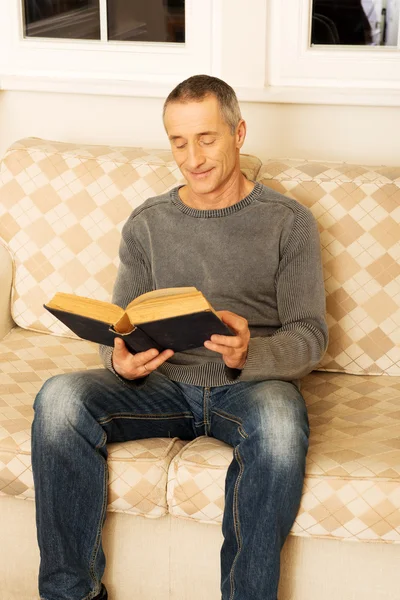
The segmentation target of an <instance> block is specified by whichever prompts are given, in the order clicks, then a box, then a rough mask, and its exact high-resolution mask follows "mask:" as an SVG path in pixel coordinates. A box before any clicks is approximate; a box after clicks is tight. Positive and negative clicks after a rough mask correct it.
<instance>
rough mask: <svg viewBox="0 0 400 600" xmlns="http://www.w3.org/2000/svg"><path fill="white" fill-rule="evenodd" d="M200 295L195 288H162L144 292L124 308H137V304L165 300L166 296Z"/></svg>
mask: <svg viewBox="0 0 400 600" xmlns="http://www.w3.org/2000/svg"><path fill="white" fill-rule="evenodd" d="M200 293H201V292H199V291H198V290H197V289H196V288H195V287H173V288H163V289H160V290H153V291H151V292H146V293H145V294H142V295H141V296H138V297H137V298H135V299H134V300H132V302H130V303H129V304H128V306H127V307H126V308H127V309H129V308H131V307H133V306H137V305H138V304H141V303H142V302H147V301H152V300H157V299H158V298H165V297H167V296H176V295H179V294H184V295H188V294H189V295H193V294H200Z"/></svg>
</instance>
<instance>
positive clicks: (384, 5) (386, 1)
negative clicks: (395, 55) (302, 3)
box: [311, 0, 400, 46]
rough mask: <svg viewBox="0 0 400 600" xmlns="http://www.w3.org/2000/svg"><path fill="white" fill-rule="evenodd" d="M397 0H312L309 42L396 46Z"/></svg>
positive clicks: (397, 25) (399, 2) (398, 3)
mask: <svg viewBox="0 0 400 600" xmlns="http://www.w3.org/2000/svg"><path fill="white" fill-rule="evenodd" d="M399 6H400V1H399V0H313V12H312V27H311V44H343V45H349V46H360V45H364V46H365V45H367V46H397V35H398V27H399Z"/></svg>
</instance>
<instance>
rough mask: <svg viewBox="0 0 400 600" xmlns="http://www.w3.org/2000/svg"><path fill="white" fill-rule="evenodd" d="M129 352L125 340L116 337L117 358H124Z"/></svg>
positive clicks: (115, 351) (115, 353)
mask: <svg viewBox="0 0 400 600" xmlns="http://www.w3.org/2000/svg"><path fill="white" fill-rule="evenodd" d="M127 354H129V351H128V349H127V347H126V346H125V342H124V340H121V338H119V337H116V338H114V355H115V356H116V357H117V358H121V359H122V358H125V356H126V355H127Z"/></svg>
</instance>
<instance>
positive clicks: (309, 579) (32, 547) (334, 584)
mask: <svg viewBox="0 0 400 600" xmlns="http://www.w3.org/2000/svg"><path fill="white" fill-rule="evenodd" d="M0 531H1V532H2V539H3V540H6V543H2V544H0V590H1V600H38V594H37V575H38V568H39V551H38V548H37V544H36V527H35V514H34V503H33V502H23V501H20V500H17V499H15V498H10V497H2V498H0ZM103 544H104V550H105V553H106V558H107V563H106V571H105V577H104V582H105V583H106V585H107V588H108V590H109V599H110V600H133V598H137V599H140V600H186V599H189V598H190V600H220V597H221V595H220V592H219V578H220V569H219V551H220V547H221V544H222V534H221V528H220V527H215V526H213V525H204V524H202V523H198V522H195V521H188V520H183V519H175V518H174V517H170V516H167V517H163V518H161V519H155V520H150V519H143V518H140V517H138V518H132V517H131V516H130V515H124V514H115V513H114V514H108V516H107V520H106V523H105V528H104V534H103ZM281 559H282V561H281V581H280V586H279V596H278V598H279V600H361V599H362V600H398V594H399V586H398V565H399V561H400V545H397V544H374V543H371V544H353V543H351V542H343V541H337V540H326V539H318V538H300V537H295V536H289V537H288V539H287V541H286V543H285V545H284V547H283V550H282V554H281ZM21 566H23V577H21ZM338 574H340V576H338Z"/></svg>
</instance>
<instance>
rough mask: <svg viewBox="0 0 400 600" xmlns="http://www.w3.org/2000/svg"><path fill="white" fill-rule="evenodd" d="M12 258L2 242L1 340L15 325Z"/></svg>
mask: <svg viewBox="0 0 400 600" xmlns="http://www.w3.org/2000/svg"><path fill="white" fill-rule="evenodd" d="M12 273H13V267H12V258H11V254H10V253H9V251H8V250H7V248H6V247H5V246H3V245H2V244H0V340H1V339H2V338H3V337H4V336H5V335H7V333H8V332H9V331H10V330H11V329H12V328H13V327H14V321H13V320H12V317H11V284H12Z"/></svg>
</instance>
